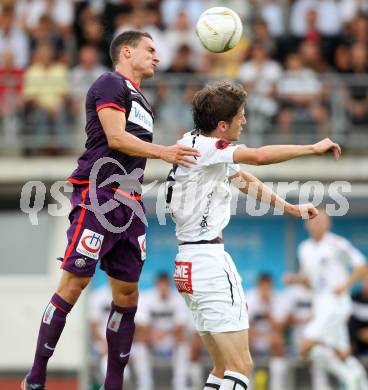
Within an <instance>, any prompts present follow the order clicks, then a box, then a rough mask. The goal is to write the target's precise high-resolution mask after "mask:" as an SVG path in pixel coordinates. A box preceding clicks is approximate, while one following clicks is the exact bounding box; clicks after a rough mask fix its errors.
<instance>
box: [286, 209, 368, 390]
mask: <svg viewBox="0 0 368 390" xmlns="http://www.w3.org/2000/svg"><path fill="white" fill-rule="evenodd" d="M306 227H307V229H308V232H309V234H310V238H309V239H307V240H305V241H303V242H302V243H301V244H300V246H299V250H298V252H299V253H298V257H299V263H300V273H299V274H289V275H286V276H285V282H286V283H287V284H292V283H304V284H305V285H308V286H309V287H310V288H311V289H312V291H313V319H312V320H311V321H310V323H309V324H308V325H307V326H306V328H305V331H304V341H303V343H302V347H301V352H302V353H303V354H304V355H306V354H309V355H310V357H311V359H312V360H313V361H314V362H316V363H318V364H319V365H320V366H321V367H323V368H324V369H325V370H327V371H329V372H331V373H332V374H334V375H336V376H337V377H338V378H339V379H340V380H341V381H342V382H343V383H344V384H345V386H346V388H347V389H348V390H350V389H351V390H353V389H354V390H355V389H359V390H363V389H364V390H367V389H368V383H367V378H366V375H365V371H364V368H363V367H362V366H361V364H360V363H359V361H358V360H357V359H356V358H354V357H353V356H352V355H351V354H350V342H349V334H348V328H347V321H348V319H349V316H350V313H351V299H350V295H349V291H350V288H351V287H352V286H353V285H354V284H355V283H356V282H358V281H359V280H361V279H362V278H363V277H364V275H365V274H366V273H367V265H366V262H365V258H364V256H363V255H362V254H361V253H360V252H359V251H358V250H357V249H356V248H355V247H354V246H353V245H352V244H351V243H350V242H349V241H348V240H346V239H345V238H343V237H340V236H338V235H336V234H333V233H331V232H330V231H329V230H330V218H329V216H328V215H327V214H326V212H324V211H323V210H320V212H319V215H318V217H317V218H315V219H314V220H311V221H307V223H306Z"/></svg>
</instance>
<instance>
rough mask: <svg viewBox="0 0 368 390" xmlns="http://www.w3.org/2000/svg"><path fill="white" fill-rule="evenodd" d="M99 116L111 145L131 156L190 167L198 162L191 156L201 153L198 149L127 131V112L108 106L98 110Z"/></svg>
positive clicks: (112, 147)
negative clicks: (154, 141) (150, 139)
mask: <svg viewBox="0 0 368 390" xmlns="http://www.w3.org/2000/svg"><path fill="white" fill-rule="evenodd" d="M98 117H99V119H100V122H101V124H102V127H103V129H104V132H105V134H106V137H107V142H108V145H109V147H110V148H111V149H115V150H118V151H119V152H122V153H125V154H128V155H129V156H140V157H146V158H154V159H157V158H158V159H161V160H164V161H166V162H168V163H171V164H179V165H183V166H186V167H189V166H191V165H194V164H195V163H196V161H195V159H192V158H190V157H191V156H199V155H200V154H199V152H198V151H197V150H195V149H193V148H190V147H186V146H181V145H172V146H163V145H157V144H151V143H150V142H145V141H142V140H141V139H139V138H138V137H136V136H135V135H133V134H130V133H128V132H127V131H125V126H126V118H125V113H124V112H122V111H120V110H116V109H115V108H111V107H106V108H104V109H102V110H100V111H98Z"/></svg>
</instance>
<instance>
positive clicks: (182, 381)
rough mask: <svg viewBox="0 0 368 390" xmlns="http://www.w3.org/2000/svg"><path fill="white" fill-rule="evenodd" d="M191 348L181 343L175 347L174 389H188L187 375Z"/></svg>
mask: <svg viewBox="0 0 368 390" xmlns="http://www.w3.org/2000/svg"><path fill="white" fill-rule="evenodd" d="M189 360H190V359H189V346H188V345H187V344H186V343H179V344H177V345H176V346H175V349H174V355H173V388H174V389H177V390H184V389H186V388H187V386H186V382H187V374H188V365H189Z"/></svg>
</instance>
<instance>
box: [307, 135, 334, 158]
mask: <svg viewBox="0 0 368 390" xmlns="http://www.w3.org/2000/svg"><path fill="white" fill-rule="evenodd" d="M313 150H314V153H315V154H324V153H327V152H332V153H333V155H334V157H335V159H336V160H338V159H339V157H340V155H341V148H340V146H339V144H337V143H335V142H333V141H331V140H330V138H325V139H323V140H322V141H319V142H317V143H316V144H314V145H313Z"/></svg>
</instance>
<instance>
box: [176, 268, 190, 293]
mask: <svg viewBox="0 0 368 390" xmlns="http://www.w3.org/2000/svg"><path fill="white" fill-rule="evenodd" d="M174 281H175V285H176V288H177V289H178V291H179V292H180V293H185V294H193V286H192V263H190V262H186V261H176V262H175V270H174Z"/></svg>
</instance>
